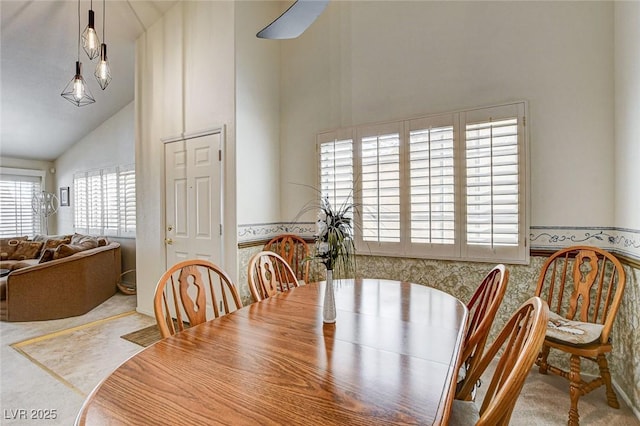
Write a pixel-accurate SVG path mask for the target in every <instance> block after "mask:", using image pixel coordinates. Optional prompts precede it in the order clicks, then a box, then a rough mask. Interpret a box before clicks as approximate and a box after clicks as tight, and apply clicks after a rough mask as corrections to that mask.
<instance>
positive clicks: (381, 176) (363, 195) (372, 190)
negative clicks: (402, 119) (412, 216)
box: [358, 124, 402, 251]
mask: <svg viewBox="0 0 640 426" xmlns="http://www.w3.org/2000/svg"><path fill="white" fill-rule="evenodd" d="M401 134H402V131H401V127H400V126H398V125H397V124H395V125H390V126H389V125H382V126H375V127H369V128H364V129H362V130H361V131H360V132H359V133H358V139H359V150H360V155H359V159H360V177H359V179H360V191H359V194H358V195H359V203H358V205H359V209H360V214H361V221H360V230H361V235H360V238H359V239H358V240H360V241H362V242H364V243H365V244H369V245H370V247H371V248H373V250H374V251H376V250H377V244H380V243H400V232H401V230H400V160H401V156H400V135H401Z"/></svg>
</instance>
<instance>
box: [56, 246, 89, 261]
mask: <svg viewBox="0 0 640 426" xmlns="http://www.w3.org/2000/svg"><path fill="white" fill-rule="evenodd" d="M84 250H87V249H86V248H84V247H83V246H79V245H75V244H60V245H59V246H58V247H57V248H56V249H55V250H54V252H53V260H55V259H62V258H65V257H68V256H71V255H73V254H76V253H79V252H81V251H84Z"/></svg>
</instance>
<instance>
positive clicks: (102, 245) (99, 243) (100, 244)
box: [98, 237, 109, 247]
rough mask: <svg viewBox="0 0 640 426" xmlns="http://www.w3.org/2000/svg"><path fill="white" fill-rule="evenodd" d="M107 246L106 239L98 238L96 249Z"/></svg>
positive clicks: (107, 240) (107, 241)
mask: <svg viewBox="0 0 640 426" xmlns="http://www.w3.org/2000/svg"><path fill="white" fill-rule="evenodd" d="M108 245H109V239H108V238H107V237H98V247H104V246H108Z"/></svg>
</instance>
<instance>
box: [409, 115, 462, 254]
mask: <svg viewBox="0 0 640 426" xmlns="http://www.w3.org/2000/svg"><path fill="white" fill-rule="evenodd" d="M455 118H456V116H455V115H445V116H438V117H432V118H425V119H419V120H412V121H410V122H409V129H408V131H409V137H408V142H409V162H408V168H409V194H408V198H409V200H408V206H407V209H408V210H409V213H410V216H409V217H410V218H409V236H408V240H409V241H408V245H409V252H411V253H416V254H419V253H422V254H429V255H431V256H434V257H444V256H453V255H455V254H456V245H455V243H456V230H457V227H456V214H457V211H456V190H455V188H456V182H455V171H456V169H455V155H454V154H455V145H454V144H455V140H454V134H455V132H456V131H457V130H456V129H455V126H454V119H455Z"/></svg>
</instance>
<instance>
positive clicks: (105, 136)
mask: <svg viewBox="0 0 640 426" xmlns="http://www.w3.org/2000/svg"><path fill="white" fill-rule="evenodd" d="M133 117H134V104H133V102H131V103H129V104H128V105H127V106H125V107H124V108H122V109H121V110H120V111H118V112H117V113H115V114H114V115H113V116H111V117H110V118H109V119H108V120H107V121H105V122H103V123H102V124H101V125H100V126H99V127H98V128H96V129H95V130H93V131H92V132H91V133H89V134H88V135H86V136H85V137H83V138H82V139H80V140H79V141H78V142H76V143H75V144H74V145H73V146H72V147H71V148H69V149H68V150H67V151H65V153H64V154H62V155H61V156H60V157H58V158H57V159H56V161H55V168H56V185H57V186H58V187H61V186H68V187H69V188H70V191H69V197H70V201H71V206H69V207H60V209H59V210H58V214H57V215H56V219H57V221H56V223H57V230H56V231H55V233H56V234H73V232H74V228H73V174H74V173H76V172H83V171H88V170H95V169H102V168H105V167H112V166H120V165H126V164H133V163H135V145H134V121H133ZM50 233H53V232H51V231H50ZM109 239H110V240H114V241H117V242H119V243H120V245H121V253H122V271H123V272H124V271H127V270H130V269H135V267H136V240H135V238H114V237H109ZM123 279H124V280H125V281H127V282H135V276H134V274H128V275H126V276H125V277H123Z"/></svg>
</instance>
